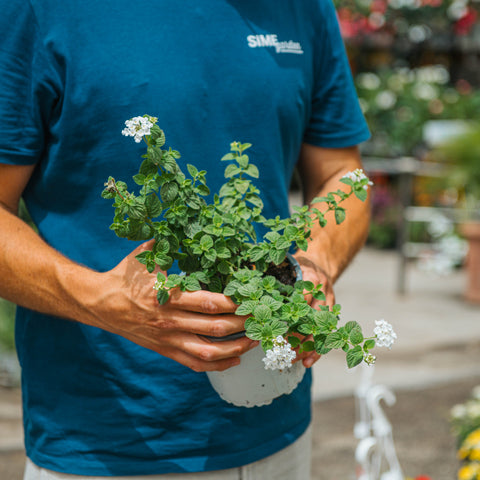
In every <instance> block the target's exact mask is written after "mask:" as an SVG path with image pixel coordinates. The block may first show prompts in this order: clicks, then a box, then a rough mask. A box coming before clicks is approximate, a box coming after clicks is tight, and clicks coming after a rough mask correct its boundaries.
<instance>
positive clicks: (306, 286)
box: [295, 280, 315, 292]
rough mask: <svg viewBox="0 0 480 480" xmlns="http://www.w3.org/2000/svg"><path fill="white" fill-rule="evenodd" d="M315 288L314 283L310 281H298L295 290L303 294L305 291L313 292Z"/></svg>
mask: <svg viewBox="0 0 480 480" xmlns="http://www.w3.org/2000/svg"><path fill="white" fill-rule="evenodd" d="M314 287H315V285H314V284H313V282H310V281H309V280H298V281H296V282H295V289H296V290H300V291H301V292H303V291H304V290H306V291H307V292H311V291H312V290H313V288H314Z"/></svg>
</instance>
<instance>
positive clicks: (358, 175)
mask: <svg viewBox="0 0 480 480" xmlns="http://www.w3.org/2000/svg"><path fill="white" fill-rule="evenodd" d="M342 178H349V179H350V180H351V181H352V182H361V181H362V180H367V181H368V183H367V184H365V185H364V186H363V189H364V190H368V187H369V186H371V185H373V182H372V181H371V180H369V179H368V177H367V176H366V175H365V173H364V171H363V170H362V169H361V168H357V169H356V170H354V171H353V172H348V173H346V174H345V175H344V176H343V177H342Z"/></svg>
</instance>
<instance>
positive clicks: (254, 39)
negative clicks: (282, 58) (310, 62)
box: [247, 33, 303, 55]
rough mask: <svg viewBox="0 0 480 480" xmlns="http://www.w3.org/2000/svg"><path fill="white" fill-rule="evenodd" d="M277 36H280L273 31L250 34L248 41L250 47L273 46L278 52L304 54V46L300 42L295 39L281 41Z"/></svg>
mask: <svg viewBox="0 0 480 480" xmlns="http://www.w3.org/2000/svg"><path fill="white" fill-rule="evenodd" d="M277 37H278V36H277V35H276V34H273V33H272V34H268V35H248V37H247V42H248V46H249V47H250V48H258V47H264V48H268V47H273V48H275V51H276V53H295V54H297V55H302V54H303V50H302V46H301V45H300V43H299V42H294V41H293V40H289V41H288V42H280V41H278V38H277Z"/></svg>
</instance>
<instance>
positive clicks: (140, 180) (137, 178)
mask: <svg viewBox="0 0 480 480" xmlns="http://www.w3.org/2000/svg"><path fill="white" fill-rule="evenodd" d="M132 178H133V181H134V182H135V183H136V184H137V185H144V184H145V178H146V177H145V175H143V174H141V173H137V175H134V176H133V177H132Z"/></svg>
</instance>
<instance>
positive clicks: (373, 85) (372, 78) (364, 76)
mask: <svg viewBox="0 0 480 480" xmlns="http://www.w3.org/2000/svg"><path fill="white" fill-rule="evenodd" d="M357 82H358V85H359V86H360V87H361V88H365V89H366V90H376V89H377V88H378V87H379V86H380V83H381V81H380V77H379V76H378V75H376V74H375V73H371V72H366V73H359V74H358V75H357Z"/></svg>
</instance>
